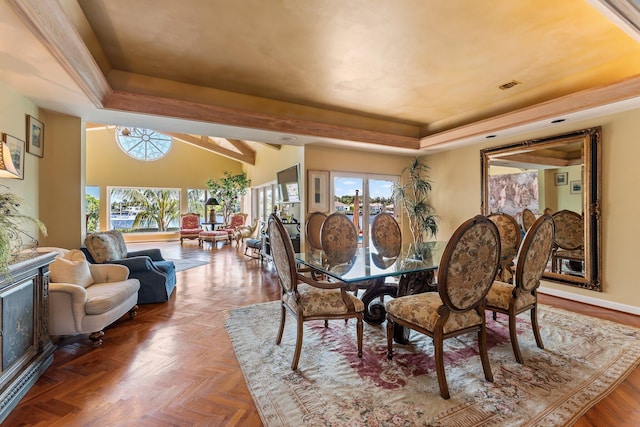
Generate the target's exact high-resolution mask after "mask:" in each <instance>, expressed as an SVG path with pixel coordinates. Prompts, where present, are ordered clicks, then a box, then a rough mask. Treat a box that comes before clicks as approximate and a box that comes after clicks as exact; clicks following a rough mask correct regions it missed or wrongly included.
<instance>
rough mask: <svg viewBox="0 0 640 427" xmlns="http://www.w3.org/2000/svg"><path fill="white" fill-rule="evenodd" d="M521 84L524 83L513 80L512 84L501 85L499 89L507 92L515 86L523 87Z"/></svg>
mask: <svg viewBox="0 0 640 427" xmlns="http://www.w3.org/2000/svg"><path fill="white" fill-rule="evenodd" d="M521 84H522V83H520V82H519V81H517V80H511V81H510V82H507V83H505V84H501V85H500V86H498V89H502V90H507V89H511V88H512V87H514V86H515V85H521Z"/></svg>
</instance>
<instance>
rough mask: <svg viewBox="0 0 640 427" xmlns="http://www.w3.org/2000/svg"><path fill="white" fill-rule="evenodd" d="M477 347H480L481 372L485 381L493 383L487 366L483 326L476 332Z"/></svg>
mask: <svg viewBox="0 0 640 427" xmlns="http://www.w3.org/2000/svg"><path fill="white" fill-rule="evenodd" d="M478 347H480V360H481V361H482V370H483V371H484V377H485V379H486V380H487V381H489V382H491V383H492V382H493V373H492V372H491V365H490V364H489V353H488V350H487V329H486V328H485V327H484V326H483V327H482V329H480V330H479V331H478Z"/></svg>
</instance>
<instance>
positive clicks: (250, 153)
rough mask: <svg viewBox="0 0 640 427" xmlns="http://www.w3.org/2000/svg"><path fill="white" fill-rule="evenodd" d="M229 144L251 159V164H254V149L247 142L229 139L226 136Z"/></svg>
mask: <svg viewBox="0 0 640 427" xmlns="http://www.w3.org/2000/svg"><path fill="white" fill-rule="evenodd" d="M226 140H227V141H228V142H229V144H231V145H233V146H234V147H235V148H236V149H237V150H238V151H239V152H241V153H242V155H244V156H245V157H246V158H247V159H251V160H252V161H253V163H252V164H255V161H256V151H255V150H254V149H253V148H251V146H250V145H249V144H247V143H246V142H244V141H241V140H239V139H231V138H226Z"/></svg>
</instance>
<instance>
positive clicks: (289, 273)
mask: <svg viewBox="0 0 640 427" xmlns="http://www.w3.org/2000/svg"><path fill="white" fill-rule="evenodd" d="M267 230H268V235H269V243H270V245H271V256H272V258H273V263H274V265H275V268H276V273H277V274H278V278H279V282H280V286H281V294H280V295H281V312H280V328H279V330H278V337H277V339H276V343H277V344H278V345H279V344H280V342H281V341H282V336H283V333H284V325H285V319H286V317H287V313H289V314H291V315H293V317H295V318H296V325H297V334H296V345H295V351H294V354H293V361H292V362H291V369H292V370H295V369H297V368H298V361H299V360H300V352H301V351H302V337H303V335H304V328H303V323H304V322H306V321H309V320H325V327H327V320H329V319H345V320H346V319H351V318H355V319H356V336H357V346H358V357H362V334H363V324H362V319H363V312H364V304H363V303H362V301H361V300H359V299H358V298H356V297H355V296H354V295H352V294H350V293H348V292H347V291H346V285H345V284H344V283H342V282H324V281H317V280H314V279H313V278H311V277H308V276H305V275H304V274H302V273H300V272H299V271H298V267H297V263H296V258H295V253H294V252H293V244H292V243H291V238H290V237H289V233H288V232H287V230H286V229H285V228H284V225H282V222H281V221H280V218H278V216H277V215H275V214H271V215H270V216H269V222H268V225H267Z"/></svg>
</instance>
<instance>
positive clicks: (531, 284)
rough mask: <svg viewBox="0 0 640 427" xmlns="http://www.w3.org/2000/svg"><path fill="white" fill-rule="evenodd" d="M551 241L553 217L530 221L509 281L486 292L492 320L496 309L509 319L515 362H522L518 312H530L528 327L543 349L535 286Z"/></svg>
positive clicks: (545, 262)
mask: <svg viewBox="0 0 640 427" xmlns="http://www.w3.org/2000/svg"><path fill="white" fill-rule="evenodd" d="M553 240H554V223H553V219H552V218H551V216H550V215H548V214H545V215H543V216H541V217H540V218H538V219H537V220H536V222H534V223H533V225H532V226H531V228H529V231H527V234H526V235H525V237H524V241H523V242H522V246H521V247H520V251H519V252H518V258H517V263H516V273H515V277H514V281H513V284H511V283H504V282H499V281H496V282H494V283H493V285H492V286H491V289H490V290H489V293H488V294H487V310H490V311H492V312H493V319H494V320H495V319H496V312H498V313H503V314H506V315H507V316H508V318H509V335H510V337H511V347H512V348H513V354H514V356H515V358H516V361H517V362H518V363H523V358H522V352H521V351H520V346H519V345H518V333H517V330H516V316H517V315H518V314H520V313H524V312H526V311H531V329H533V335H534V337H535V339H536V344H537V345H538V347H539V348H542V349H544V344H543V343H542V338H541V336H540V329H539V328H538V315H537V308H538V295H537V289H538V287H539V286H540V278H541V277H542V273H543V272H544V270H545V268H546V267H547V263H548V261H549V255H550V254H551V248H552V246H553Z"/></svg>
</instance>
